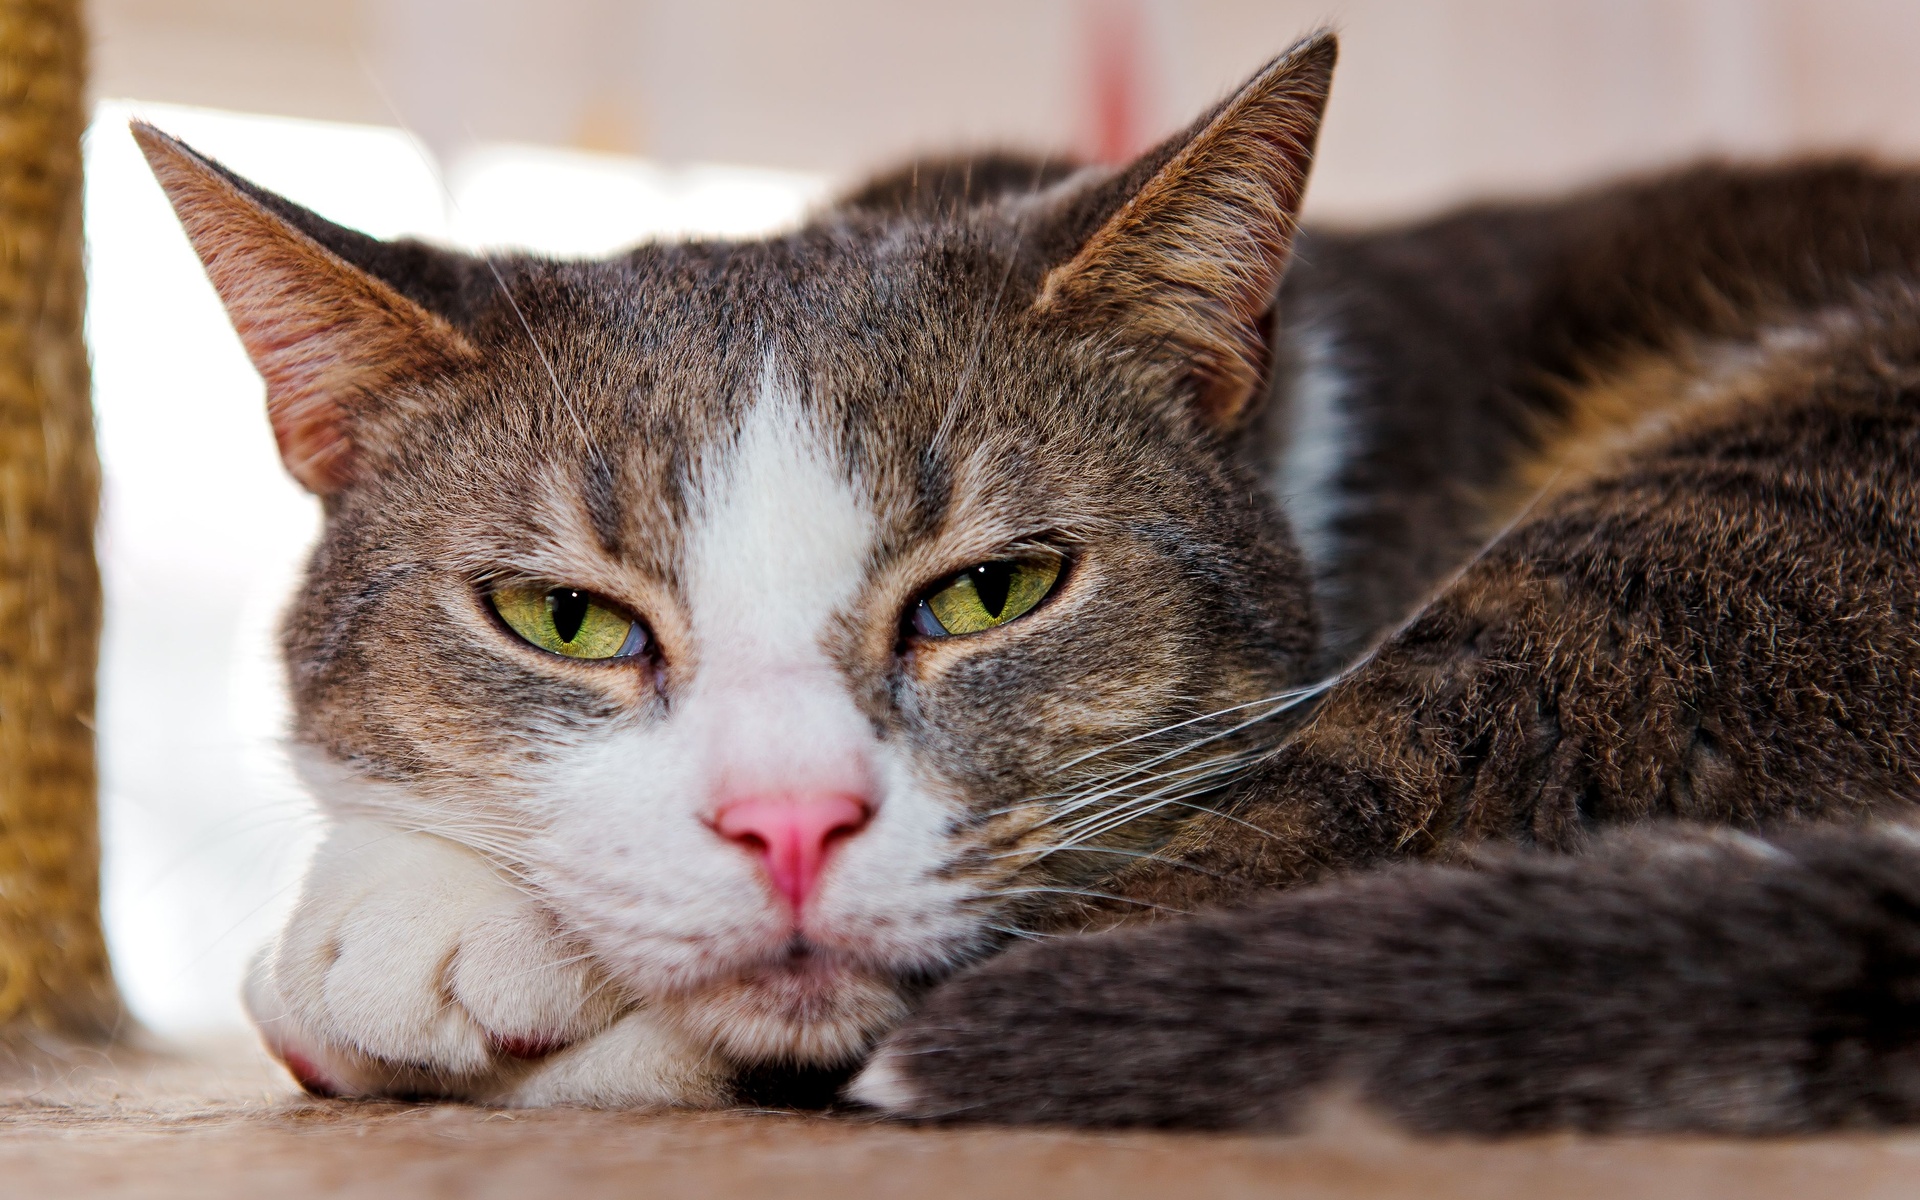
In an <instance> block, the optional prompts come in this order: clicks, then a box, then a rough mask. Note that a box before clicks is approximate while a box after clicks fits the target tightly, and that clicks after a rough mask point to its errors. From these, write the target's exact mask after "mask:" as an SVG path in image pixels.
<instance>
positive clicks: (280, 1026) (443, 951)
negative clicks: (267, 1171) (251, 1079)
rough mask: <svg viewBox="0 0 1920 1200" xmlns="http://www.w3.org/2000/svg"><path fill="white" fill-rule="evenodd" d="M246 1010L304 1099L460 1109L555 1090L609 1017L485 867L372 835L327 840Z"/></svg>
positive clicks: (351, 826)
mask: <svg viewBox="0 0 1920 1200" xmlns="http://www.w3.org/2000/svg"><path fill="white" fill-rule="evenodd" d="M247 1002H248V1008H249V1010H250V1011H251V1012H252V1014H253V1017H254V1020H255V1021H256V1023H257V1024H258V1025H259V1027H260V1031H261V1034H262V1036H263V1037H264V1038H265V1040H266V1042H267V1045H268V1047H269V1049H271V1050H272V1051H273V1052H274V1054H276V1055H277V1056H278V1057H279V1058H280V1059H281V1061H283V1062H285V1063H286V1064H287V1066H288V1068H289V1069H290V1070H291V1071H292V1072H293V1073H294V1075H295V1076H296V1077H297V1078H298V1079H299V1080H300V1081H301V1083H302V1084H303V1085H304V1086H306V1087H307V1088H308V1090H310V1091H314V1092H318V1093H323V1094H332V1095H345V1096H396V1095H435V1096H453V1097H460V1098H471V1099H482V1098H501V1099H509V1098H511V1096H512V1094H513V1093H515V1092H516V1091H517V1090H518V1089H519V1088H521V1087H522V1086H523V1085H526V1084H527V1083H529V1082H530V1081H531V1080H533V1079H534V1078H535V1077H538V1076H541V1075H542V1074H543V1073H544V1074H546V1075H549V1076H553V1077H555V1078H559V1077H560V1076H564V1075H565V1070H564V1068H562V1067H561V1064H562V1063H564V1062H567V1061H570V1060H569V1059H568V1055H569V1054H574V1053H575V1052H577V1051H580V1050H582V1049H583V1048H584V1046H585V1045H586V1044H588V1043H590V1042H591V1041H593V1040H597V1039H596V1036H595V1035H601V1036H605V1034H603V1031H606V1032H607V1033H611V1032H612V1031H611V1030H610V1029H609V1026H611V1025H613V1024H614V1022H615V1018H616V1017H617V1016H618V1015H619V1009H620V1000H619V998H618V996H617V995H616V994H615V993H614V992H613V990H612V989H610V988H609V987H607V986H606V982H605V980H604V979H603V978H602V977H601V976H600V975H599V973H598V971H597V970H596V969H595V968H594V966H593V964H592V963H591V961H590V960H589V959H587V958H586V956H585V955H584V954H583V953H582V952H581V949H580V947H578V946H577V945H574V944H573V943H572V942H570V941H569V940H568V939H567V938H566V937H564V936H563V935H562V933H561V931H560V930H559V928H558V927H557V926H556V924H555V923H554V921H553V919H552V918H551V916H550V915H549V914H548V913H547V911H546V910H545V909H544V908H542V907H541V906H540V905H539V904H538V903H537V902H536V901H535V900H534V899H533V898H532V897H530V896H528V895H527V894H526V893H525V892H524V891H523V890H522V889H520V888H519V887H517V886H515V885H514V884H513V883H512V882H511V881H509V880H507V879H506V878H504V877H503V876H502V875H501V874H500V873H499V872H498V871H496V870H495V869H494V868H493V867H492V866H491V865H490V864H489V863H488V862H487V861H486V860H485V859H483V858H481V857H480V856H479V855H477V854H475V853H474V852H472V851H470V850H467V849H466V848H464V847H462V846H458V845H455V844H454V843H452V842H448V841H445V840H443V839H440V838H436V837H432V836H429V835H426V834H418V833H402V832H397V831H394V830H391V829H387V828H385V827H383V826H379V825H375V824H372V823H368V822H345V823H342V824H341V825H339V826H337V827H336V828H335V829H334V830H333V832H332V834H331V836H330V837H329V838H328V840H327V842H326V844H325V845H324V846H323V847H322V849H321V851H320V853H319V855H318V856H317V857H316V858H315V861H314V865H313V867H312V869H311V870H310V872H309V874H308V876H307V879H306V883H305V886H304V888H303V890H302V895H301V898H300V901H299V904H298V905H297V906H296V908H295V910H294V914H293V916H292V918H291V919H290V920H289V922H288V924H287V927H286V928H285V930H284V931H283V932H282V933H281V935H280V938H279V941H278V943H277V944H276V945H275V946H274V947H273V949H272V950H271V951H270V952H269V953H267V954H265V955H263V956H262V957H261V959H260V960H259V961H258V962H257V963H256V964H255V968H254V971H253V973H252V976H251V978H250V979H249V981H248V986H247ZM631 1034H632V1031H631V1030H630V1031H629V1035H631ZM664 1036H665V1035H661V1036H660V1037H655V1038H653V1039H652V1041H651V1042H647V1045H649V1046H651V1047H652V1048H653V1049H654V1050H658V1049H659V1046H658V1045H657V1044H656V1043H660V1042H661V1041H662V1038H663V1037H664ZM615 1041H616V1042H618V1041H619V1039H615ZM627 1041H628V1042H629V1043H634V1044H635V1045H638V1044H639V1042H646V1041H647V1039H644V1038H642V1039H639V1042H636V1041H635V1038H634V1037H633V1036H629V1037H628V1038H627ZM649 1052H651V1051H649ZM609 1053H612V1055H613V1057H616V1058H617V1057H619V1054H620V1053H621V1051H618V1050H616V1049H613V1048H612V1047H611V1046H610V1047H607V1048H603V1050H602V1051H601V1052H600V1055H599V1057H600V1058H601V1059H605V1058H607V1057H608V1055H609ZM639 1053H640V1052H639V1051H637V1050H633V1049H632V1047H631V1046H629V1047H628V1052H627V1057H628V1058H633V1057H634V1056H635V1054H639ZM640 1056H641V1057H645V1055H644V1054H641V1055H640ZM589 1057H591V1056H589ZM655 1057H658V1055H657V1054H656V1055H655ZM601 1074H605V1071H602V1072H601ZM576 1090H578V1089H576ZM589 1090H591V1089H589ZM641 1090H643V1091H645V1090H647V1089H641ZM548 1091H549V1092H551V1093H552V1094H553V1095H555V1096H556V1098H557V1099H561V1100H564V1099H568V1098H574V1097H571V1096H570V1095H569V1094H566V1092H565V1089H564V1088H562V1089H559V1090H557V1091H556V1090H555V1089H554V1088H553V1087H549V1089H548ZM608 1092H609V1088H608V1087H606V1086H605V1081H604V1080H602V1081H601V1085H600V1086H599V1087H598V1092H597V1093H596V1094H607V1093H608ZM530 1094H531V1093H530Z"/></svg>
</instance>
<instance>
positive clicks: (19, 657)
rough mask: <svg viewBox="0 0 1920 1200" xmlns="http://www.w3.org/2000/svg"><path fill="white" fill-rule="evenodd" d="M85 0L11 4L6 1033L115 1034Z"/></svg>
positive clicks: (2, 57) (2, 1034) (1, 596)
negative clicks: (87, 250)
mask: <svg viewBox="0 0 1920 1200" xmlns="http://www.w3.org/2000/svg"><path fill="white" fill-rule="evenodd" d="M85 65H86V44H85V36H84V29H83V25H82V20H81V13H80V4H79V3H78V0H0V1041H4V1042H10V1043H14V1044H16V1045H17V1044H20V1043H21V1042H23V1041H27V1042H34V1041H39V1040H41V1039H42V1038H43V1037H48V1036H51V1037H55V1038H73V1037H83V1038H85V1037H103V1036H107V1035H109V1034H110V1033H111V1032H112V1031H113V1030H114V1028H115V1027H116V1024H117V1018H118V1015H119V1011H120V1010H119V1001H118V999H117V996H116V993H115V991H114V987H113V978H112V974H111V972H110V970H109V968H108V965H107V950H106V941H105V938H104V937H103V935H102V932H101V928H100V899H99V895H100V850H99V827H98V819H97V815H96V810H95V790H96V774H95V767H94V745H93V704H94V670H95V666H96V662H97V658H98V652H99V641H100V575H99V570H98V568H97V566H96V565H95V561H94V555H93V526H94V516H95V512H96V509H97V507H98V501H99V465H98V461H97V459H96V458H95V454H94V444H93V412H92V405H91V403H90V395H89V385H88V372H87V351H86V345H85V343H84V341H83V340H82V318H83V315H84V299H85V274H84V255H83V249H82V242H81V229H80V200H81V192H80V136H81V133H82V131H83V130H84V129H85V125H86V111H85V90H84V89H85Z"/></svg>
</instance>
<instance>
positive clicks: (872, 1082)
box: [846, 1051, 920, 1116]
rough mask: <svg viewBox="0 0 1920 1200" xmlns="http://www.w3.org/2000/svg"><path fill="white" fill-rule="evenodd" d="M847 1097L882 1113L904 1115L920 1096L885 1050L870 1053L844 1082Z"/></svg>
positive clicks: (910, 1111) (910, 1109)
mask: <svg viewBox="0 0 1920 1200" xmlns="http://www.w3.org/2000/svg"><path fill="white" fill-rule="evenodd" d="M846 1094H847V1098H848V1099H850V1100H854V1101H856V1102H858V1103H860V1104H864V1105H866V1106H867V1107H868V1108H877V1109H879V1110H880V1111H881V1112H884V1113H892V1114H894V1115H896V1116H906V1115H908V1114H910V1113H912V1112H913V1111H914V1109H915V1107H916V1106H917V1105H918V1103H919V1100H920V1097H919V1095H918V1094H917V1093H916V1092H915V1091H914V1090H913V1087H912V1085H910V1084H909V1083H908V1082H907V1079H906V1076H905V1075H904V1074H902V1073H901V1071H900V1068H899V1067H897V1066H895V1065H894V1062H893V1058H892V1056H891V1055H889V1054H888V1053H887V1052H886V1051H882V1052H880V1053H879V1054H876V1055H874V1056H873V1058H872V1059H870V1060H868V1062H867V1065H866V1066H864V1067H862V1068H860V1073H859V1074H858V1075H855V1076H854V1077H853V1082H852V1083H849V1084H848V1085H847V1092H846Z"/></svg>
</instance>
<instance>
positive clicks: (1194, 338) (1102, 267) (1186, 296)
mask: <svg viewBox="0 0 1920 1200" xmlns="http://www.w3.org/2000/svg"><path fill="white" fill-rule="evenodd" d="M1337 53H1338V48H1337V45H1336V42H1335V40H1334V37H1333V35H1332V34H1331V33H1321V34H1318V35H1316V36H1314V37H1311V38H1308V39H1306V40H1305V41H1302V42H1300V43H1299V44H1298V45H1296V46H1294V48H1293V49H1291V50H1289V51H1288V52H1287V53H1286V54H1284V55H1282V56H1281V57H1280V58H1278V59H1276V60H1274V61H1273V62H1272V63H1270V64H1269V65H1268V66H1267V67H1266V69H1265V70H1263V71H1261V72H1260V73H1259V74H1258V75H1256V76H1254V77H1253V79H1252V80H1251V81H1249V82H1248V83H1247V85H1246V86H1245V87H1243V88H1241V89H1240V91H1239V92H1238V93H1236V94H1235V95H1234V96H1233V97H1232V98H1231V99H1230V100H1228V101H1227V102H1226V103H1225V104H1223V105H1222V106H1220V107H1219V108H1218V109H1216V110H1215V111H1214V112H1213V113H1212V114H1211V115H1209V116H1208V117H1206V118H1203V119H1202V120H1201V121H1200V122H1199V124H1198V125H1196V126H1195V127H1194V128H1193V129H1191V130H1189V131H1188V132H1186V133H1183V134H1181V135H1179V136H1177V137H1175V138H1174V139H1172V140H1171V141H1170V142H1168V143H1167V144H1165V145H1162V146H1161V147H1160V148H1158V149H1157V150H1154V151H1150V152H1149V153H1148V154H1147V156H1146V157H1145V158H1144V159H1143V160H1142V162H1141V163H1139V164H1136V166H1135V167H1134V168H1133V169H1131V170H1129V171H1127V172H1123V173H1122V175H1121V176H1119V177H1118V180H1117V182H1121V183H1126V184H1130V183H1132V182H1133V179H1134V178H1137V177H1138V176H1139V175H1140V174H1141V173H1142V168H1143V167H1144V168H1146V170H1147V171H1149V172H1150V173H1148V174H1146V177H1145V179H1144V180H1141V181H1140V182H1139V184H1138V186H1137V187H1135V188H1134V190H1133V191H1132V192H1131V194H1130V195H1129V196H1128V198H1127V199H1125V201H1124V202H1122V203H1121V204H1120V205H1119V207H1118V209H1117V210H1116V211H1114V212H1113V213H1112V215H1111V216H1109V217H1108V218H1107V219H1106V221H1105V223H1104V224H1102V225H1101V226H1100V227H1099V228H1098V229H1097V230H1096V231H1095V232H1094V233H1093V234H1092V236H1091V237H1089V238H1088V239H1087V240H1086V241H1085V242H1083V243H1081V245H1080V247H1079V251H1078V253H1076V254H1075V255H1074V256H1073V257H1072V258H1071V259H1070V260H1069V261H1067V262H1065V263H1063V264H1062V265H1060V266H1057V267H1055V268H1054V269H1053V270H1052V271H1050V272H1049V273H1048V274H1047V276H1046V278H1045V281H1044V282H1043V283H1042V285H1041V288H1040V295H1039V298H1038V300H1037V301H1036V302H1035V303H1036V306H1037V307H1038V308H1040V309H1042V310H1049V311H1054V312H1059V313H1062V314H1063V315H1067V316H1069V317H1071V318H1072V319H1074V320H1075V321H1076V322H1079V323H1083V324H1086V323H1092V324H1097V325H1099V326H1103V327H1105V328H1108V329H1111V330H1113V331H1114V332H1116V333H1118V334H1119V335H1120V336H1121V337H1123V338H1125V339H1126V340H1127V341H1129V342H1131V343H1133V344H1135V345H1142V346H1147V347H1152V348H1154V350H1155V351H1156V352H1160V351H1166V352H1171V353H1173V354H1175V355H1178V356H1179V357H1180V358H1181V359H1182V360H1183V361H1184V363H1185V364H1186V365H1187V367H1188V369H1189V370H1190V372H1191V378H1192V381H1193V384H1194V395H1195V400H1196V403H1197V404H1198V406H1199V408H1200V412H1201V415H1202V417H1203V418H1204V419H1206V420H1207V421H1209V422H1211V423H1213V424H1214V425H1216V426H1219V427H1229V426H1231V425H1233V424H1234V423H1235V422H1236V421H1238V419H1239V418H1240V417H1241V415H1242V414H1243V413H1245V412H1246V411H1247V410H1248V409H1249V407H1250V406H1249V401H1250V400H1252V399H1253V397H1254V395H1255V393H1256V392H1257V391H1258V389H1259V388H1260V387H1261V385H1262V384H1263V382H1264V381H1265V379H1266V375H1267V370H1268V359H1269V355H1270V350H1269V346H1268V338H1269V334H1270V330H1269V329H1268V314H1269V313H1270V312H1271V311H1272V309H1273V304H1274V299H1275V296H1276V295H1277V293H1278V291H1279V288H1280V277H1281V274H1282V273H1283V272H1284V271H1285V269H1286V264H1287V258H1288V255H1289V254H1290V253H1291V251H1292V247H1293V235H1294V230H1295V227H1296V224H1297V220H1298V216H1299V211H1300V201H1301V197H1302V195H1303V194H1304V192H1305V190H1306V182H1307V170H1308V168H1309V167H1310V166H1311V164H1312V161H1313V148H1314V142H1315V139H1316V138H1317V137H1318V135H1319V130H1320V118H1321V114H1322V113H1323V112H1324V111H1325V108H1326V103H1327V93H1328V90H1329V89H1330V87H1331V86H1332V82H1333V65H1334V60H1335V58H1336V56H1337ZM1156 163H1158V164H1159V165H1158V166H1157V167H1156V166H1155V164H1156Z"/></svg>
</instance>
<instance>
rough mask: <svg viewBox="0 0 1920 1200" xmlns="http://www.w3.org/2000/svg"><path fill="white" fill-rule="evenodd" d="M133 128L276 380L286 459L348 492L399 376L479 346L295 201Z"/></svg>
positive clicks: (436, 367)
mask: <svg viewBox="0 0 1920 1200" xmlns="http://www.w3.org/2000/svg"><path fill="white" fill-rule="evenodd" d="M133 136H134V138H135V140H136V141H138V142H139V143H140V149H141V150H142V151H143V152H145V154H146V156H147V162H148V163H149V164H151V165H152V167H153V173H154V175H155V176H156V177H157V178H158V179H159V181H160V186H161V188H162V189H163V190H165V192H166V194H167V199H168V200H170V201H172V202H173V211H174V212H175V213H176V214H178V215H179V217H180V223H181V224H182V225H183V226H185V227H186V231H187V239H188V240H189V241H191V242H192V243H193V248H194V250H195V252H197V253H198V254H199V255H200V261H201V262H202V263H203V264H204V265H205V266H206V269H207V275H208V277H209V278H211V279H212V280H213V286H214V290H215V291H217V292H219V294H220V299H221V302H222V303H224V304H225V305H226V308H227V315H228V317H229V318H230V319H231V320H232V321H233V327H234V330H235V331H236V332H238V333H239V335H240V341H241V344H242V345H244V346H245V347H246V350H247V354H248V356H249V357H251V358H252V359H253V365H254V367H255V368H256V369H257V370H258V371H259V372H260V375H261V378H263V379H265V380H266V384H267V416H268V418H269V420H270V421H271V422H272V424H273V434H274V437H275V438H276V439H277V440H278V441H279V443H280V457H281V459H282V461H284V462H285V463H286V466H287V470H288V471H289V472H290V473H292V475H293V477H294V478H295V479H297V480H299V481H300V483H301V485H302V486H304V487H305V488H306V489H307V490H308V491H310V492H313V493H315V494H317V495H321V496H326V495H331V494H333V493H335V492H338V491H340V490H341V489H342V488H344V487H346V486H347V485H348V484H349V483H351V482H352V481H353V478H354V471H355V468H356V457H357V456H356V442H362V441H365V440H366V439H368V438H370V437H378V436H380V435H381V434H382V433H383V432H386V430H384V429H383V426H385V425H387V424H390V422H391V418H392V417H393V416H394V415H395V414H392V413H388V412H384V411H382V410H383V407H384V405H385V404H386V403H387V402H388V401H389V400H390V393H391V392H392V391H393V390H394V389H395V388H396V386H397V385H401V384H403V383H404V382H405V381H407V380H409V379H417V378H421V377H423V376H426V375H430V374H433V373H436V372H442V371H448V370H453V369H456V368H458V367H459V366H461V365H462V364H465V363H469V362H472V361H473V360H474V359H476V358H477V357H478V355H477V352H476V351H475V350H474V348H473V346H472V344H471V343H469V342H468V341H467V339H466V338H465V337H463V336H462V335H461V334H460V332H459V331H458V330H456V329H455V328H454V327H453V326H452V325H451V324H449V323H448V322H447V321H446V320H445V319H444V318H442V317H440V316H438V315H436V314H434V313H432V312H429V311H428V310H427V309H425V308H423V307H421V306H420V305H419V304H418V303H416V302H414V301H413V300H410V299H408V298H407V297H406V296H404V295H402V294H401V293H400V292H399V291H397V290H396V289H395V288H394V287H393V286H391V285H390V284H388V283H386V282H384V281H383V280H381V279H379V278H377V277H376V276H374V275H372V274H370V273H368V272H367V271H365V270H362V269H361V268H359V267H357V266H354V265H353V264H351V263H349V262H347V261H346V260H345V259H343V258H341V257H340V256H339V255H338V254H335V253H334V252H333V251H331V250H329V249H327V248H326V247H324V246H322V245H321V244H320V243H319V242H318V241H316V240H315V239H314V238H313V237H312V236H309V234H308V233H306V232H304V231H302V230H301V229H300V228H299V227H297V226H296V225H295V224H294V223H293V222H292V221H290V220H288V219H287V217H286V215H285V214H284V213H283V212H280V211H276V208H291V207H292V206H291V205H287V204H285V202H281V203H280V204H278V205H273V206H270V205H269V204H268V203H267V202H265V200H264V198H263V194H262V193H260V192H259V190H258V189H256V188H253V187H251V186H250V185H243V184H242V182H241V181H239V180H238V179H237V178H236V177H234V176H232V175H230V174H229V173H228V172H227V171H225V170H224V169H223V168H221V167H220V166H219V165H218V164H217V163H214V162H213V161H212V160H210V159H207V158H205V157H203V156H202V155H200V154H199V153H197V152H196V151H194V150H193V149H192V148H191V147H189V146H187V145H186V144H184V143H182V142H180V141H178V140H176V139H174V138H172V137H169V136H167V135H166V134H164V133H161V132H160V131H159V130H158V129H155V128H153V127H152V126H151V125H146V124H143V123H141V122H135V123H134V125H133ZM276 199H277V198H276ZM316 220H317V218H316ZM383 418H385V419H386V420H383Z"/></svg>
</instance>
